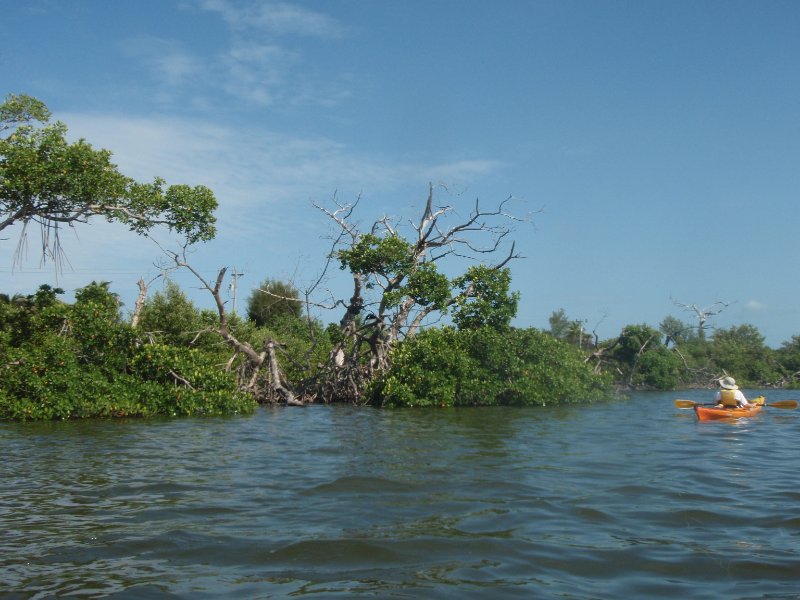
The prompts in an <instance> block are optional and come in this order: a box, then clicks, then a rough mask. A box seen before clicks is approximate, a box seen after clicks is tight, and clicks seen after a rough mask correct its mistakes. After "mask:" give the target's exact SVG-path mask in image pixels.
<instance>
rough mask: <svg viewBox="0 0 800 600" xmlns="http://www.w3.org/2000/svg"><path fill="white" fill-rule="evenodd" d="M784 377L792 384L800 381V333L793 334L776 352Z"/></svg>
mask: <svg viewBox="0 0 800 600" xmlns="http://www.w3.org/2000/svg"><path fill="white" fill-rule="evenodd" d="M775 357H776V358H777V360H778V362H779V364H780V366H781V369H782V371H783V375H784V378H785V379H786V381H788V383H789V384H790V385H792V386H795V385H797V382H798V381H800V335H793V336H792V339H790V340H789V341H788V342H784V343H783V345H781V347H780V348H778V350H777V351H776V352H775Z"/></svg>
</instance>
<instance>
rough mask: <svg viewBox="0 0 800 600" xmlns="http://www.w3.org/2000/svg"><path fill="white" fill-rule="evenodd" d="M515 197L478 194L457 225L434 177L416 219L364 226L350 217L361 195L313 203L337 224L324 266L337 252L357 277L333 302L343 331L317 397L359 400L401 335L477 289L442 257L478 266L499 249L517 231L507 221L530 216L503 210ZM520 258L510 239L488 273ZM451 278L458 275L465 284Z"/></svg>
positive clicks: (437, 316) (336, 257)
mask: <svg viewBox="0 0 800 600" xmlns="http://www.w3.org/2000/svg"><path fill="white" fill-rule="evenodd" d="M510 200H511V198H506V199H505V200H503V201H502V202H500V203H499V205H498V206H497V207H496V208H494V209H492V210H485V209H483V208H481V206H480V204H479V202H478V201H477V200H476V201H475V203H474V206H473V208H472V210H471V212H470V213H469V215H468V216H467V217H466V218H465V219H464V220H463V221H461V222H459V223H456V224H454V225H453V224H449V221H450V220H452V217H454V216H455V210H454V208H453V207H452V206H437V205H436V204H435V203H434V188H433V186H432V185H430V186H429V189H428V197H427V200H426V203H425V207H424V210H423V213H422V216H421V218H420V219H419V221H417V222H413V221H412V222H407V223H401V222H400V221H399V220H395V219H390V218H389V217H386V216H384V217H383V218H381V219H378V220H376V221H375V222H374V223H373V224H372V226H371V227H370V228H369V229H368V230H367V231H362V230H361V229H359V227H358V226H357V225H356V224H355V223H353V222H352V220H351V218H352V215H353V212H354V209H355V207H356V205H357V204H358V199H357V200H356V202H355V203H353V204H340V203H339V202H338V201H336V199H335V198H334V203H335V204H336V207H335V208H334V209H328V208H325V207H323V206H319V205H315V206H316V208H318V209H319V210H320V211H322V212H323V213H324V214H325V215H326V216H327V217H328V218H329V219H330V220H331V221H332V222H333V223H334V226H335V235H334V236H333V242H332V245H331V251H330V252H329V257H330V258H329V262H328V265H326V268H325V271H327V269H328V268H329V266H330V264H331V263H332V262H333V261H335V260H338V261H339V263H340V267H341V269H343V270H345V269H346V270H348V271H349V273H350V276H351V278H352V293H351V294H350V298H349V300H347V301H339V302H337V303H336V305H337V306H341V307H343V309H344V314H343V316H342V318H341V320H340V321H339V325H340V333H341V335H340V340H339V341H338V343H336V345H335V347H334V348H333V350H332V352H331V354H330V357H329V360H328V363H327V364H326V365H324V367H323V370H322V372H321V377H320V380H319V390H318V392H319V396H320V398H322V399H323V400H324V401H331V400H333V399H337V400H347V401H350V402H354V403H358V402H360V401H362V395H363V392H364V389H365V387H366V384H367V383H368V382H369V381H371V380H372V379H373V378H374V376H375V375H376V374H377V373H380V372H383V371H385V370H386V369H388V368H389V366H390V362H389V361H390V350H391V348H392V347H393V346H394V345H395V344H396V343H397V342H398V340H401V339H403V338H404V337H406V336H409V335H413V334H414V333H415V332H416V331H418V330H419V329H420V328H421V327H423V326H424V325H425V324H428V323H429V322H431V321H436V320H437V319H440V318H441V317H442V315H443V314H445V313H446V312H447V310H448V309H449V308H450V307H453V306H454V305H458V304H459V303H463V302H465V301H466V300H467V299H469V298H472V297H475V296H476V295H477V294H478V293H479V292H478V291H477V289H478V287H479V285H477V283H478V282H476V281H470V279H469V278H468V277H466V278H462V279H461V280H458V279H455V280H451V279H448V278H447V276H446V275H444V274H443V273H442V271H441V270H440V268H439V265H441V264H442V263H444V262H445V259H448V258H451V259H455V258H458V259H467V260H469V261H472V263H473V264H475V265H476V266H477V265H479V264H483V261H482V260H481V258H484V257H491V256H495V255H496V254H497V253H498V252H499V251H500V250H501V247H502V244H503V242H504V241H505V240H506V238H507V236H508V235H509V234H510V233H511V232H512V229H511V227H510V226H509V224H510V222H514V221H527V220H528V219H520V218H517V217H515V216H513V215H511V214H510V213H508V212H507V211H506V209H505V207H506V205H507V203H508V202H509V201H510ZM404 233H405V234H406V235H404ZM515 258H519V255H518V254H516V253H515V250H514V244H513V243H512V244H510V250H509V251H508V253H507V254H504V255H503V257H502V258H501V259H500V260H498V261H496V262H494V263H492V264H490V265H489V266H488V267H486V269H485V271H483V273H484V275H483V276H486V275H485V273H487V272H491V271H495V272H499V271H500V270H502V269H503V268H504V267H505V265H507V264H508V263H509V262H510V261H511V260H512V259H515ZM318 281H319V280H318ZM454 281H460V283H461V285H460V287H458V286H454Z"/></svg>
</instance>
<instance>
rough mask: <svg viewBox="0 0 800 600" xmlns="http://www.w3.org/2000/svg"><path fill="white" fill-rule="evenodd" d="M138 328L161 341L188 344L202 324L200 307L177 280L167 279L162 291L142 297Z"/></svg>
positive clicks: (179, 344) (178, 344)
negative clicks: (143, 299)
mask: <svg viewBox="0 0 800 600" xmlns="http://www.w3.org/2000/svg"><path fill="white" fill-rule="evenodd" d="M138 328H139V329H140V330H142V331H145V332H148V334H150V335H153V336H154V337H155V339H157V340H159V341H160V342H162V343H165V344H170V345H177V346H187V345H188V344H189V343H190V342H191V341H192V340H194V338H195V336H196V335H197V333H198V332H199V331H200V330H201V329H203V328H204V325H203V323H202V318H201V315H200V311H199V310H198V309H197V308H196V307H195V305H194V304H193V303H192V302H191V300H189V298H187V297H186V294H184V293H183V291H182V290H181V289H180V287H179V286H178V284H177V283H175V282H174V281H171V280H167V281H166V283H165V285H164V290H163V291H161V290H159V291H157V292H156V293H155V294H153V295H152V296H151V297H150V298H148V299H147V300H146V301H145V303H144V306H143V307H142V311H141V314H140V317H139V324H138Z"/></svg>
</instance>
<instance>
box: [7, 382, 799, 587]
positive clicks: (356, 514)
mask: <svg viewBox="0 0 800 600" xmlns="http://www.w3.org/2000/svg"><path fill="white" fill-rule="evenodd" d="M751 395H752V394H751ZM675 397H676V395H675V394H641V395H635V396H634V397H632V398H631V399H630V400H629V401H622V402H616V403H612V404H602V405H595V406H591V407H588V408H584V407H563V408H562V407H555V408H546V409H511V408H492V409H464V410H430V411H427V410H402V411H390V410H373V409H363V408H361V409H356V408H351V407H345V406H316V407H307V408H289V409H286V408H283V409H266V408H265V409H261V410H259V411H258V412H257V413H256V414H255V415H254V416H250V417H237V418H228V419H180V420H153V421H92V422H69V423H45V424H41V423H39V424H11V423H2V424H0V524H1V525H2V531H1V532H0V597H3V598H46V597H60V596H71V595H74V596H80V597H105V596H113V597H116V598H148V597H173V598H217V597H226V598H228V597H230V598H287V597H296V596H311V597H315V598H351V597H375V598H458V599H461V598H488V597H491V598H569V599H590V598H603V599H606V598H676V597H686V598H714V599H716V598H722V597H724V598H800V575H799V574H800V514H798V513H797V510H796V509H797V504H798V501H800V470H799V469H798V468H797V458H798V451H797V446H796V439H797V434H798V424H799V423H800V421H798V417H799V415H798V411H791V410H780V409H776V408H772V409H770V408H767V409H765V410H764V411H762V412H761V414H760V415H758V416H757V417H755V418H752V419H747V420H740V421H738V422H733V423H725V422H714V423H698V422H697V421H696V420H695V417H694V414H693V412H692V411H690V410H677V409H675V408H674V406H673V403H672V401H673V399H674V398H675ZM681 397H684V398H685V397H688V398H690V399H696V400H702V399H704V395H691V394H689V395H688V396H687V394H685V393H684V394H682V395H681ZM767 397H768V400H771V401H777V400H781V399H786V398H789V397H791V394H790V393H788V392H775V393H769V394H767Z"/></svg>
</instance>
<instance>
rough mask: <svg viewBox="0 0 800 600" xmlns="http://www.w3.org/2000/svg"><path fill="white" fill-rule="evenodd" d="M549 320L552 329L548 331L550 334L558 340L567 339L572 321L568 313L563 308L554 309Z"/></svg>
mask: <svg viewBox="0 0 800 600" xmlns="http://www.w3.org/2000/svg"><path fill="white" fill-rule="evenodd" d="M547 321H548V323H549V324H550V329H549V331H548V333H549V334H550V335H552V336H553V337H554V338H556V339H557V340H566V339H567V337H568V335H569V331H570V326H571V325H572V321H571V320H570V319H569V317H567V313H566V311H565V310H564V309H563V308H559V309H558V310H554V311H553V312H552V313H551V314H550V317H549V318H548V319H547Z"/></svg>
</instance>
